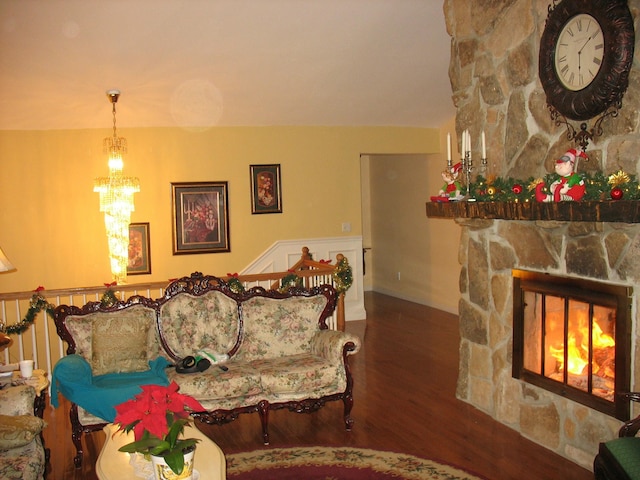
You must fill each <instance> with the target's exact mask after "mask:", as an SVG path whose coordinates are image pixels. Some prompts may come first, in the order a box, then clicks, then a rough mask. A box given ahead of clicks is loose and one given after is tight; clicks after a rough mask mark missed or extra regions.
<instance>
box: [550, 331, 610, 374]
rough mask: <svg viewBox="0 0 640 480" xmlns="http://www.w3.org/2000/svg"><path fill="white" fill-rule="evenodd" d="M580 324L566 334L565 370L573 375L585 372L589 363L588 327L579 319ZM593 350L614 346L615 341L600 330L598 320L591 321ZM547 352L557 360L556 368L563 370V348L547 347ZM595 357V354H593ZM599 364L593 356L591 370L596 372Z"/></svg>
mask: <svg viewBox="0 0 640 480" xmlns="http://www.w3.org/2000/svg"><path fill="white" fill-rule="evenodd" d="M579 323H580V326H579V327H578V328H577V329H576V331H571V332H569V335H568V336H567V372H569V373H571V374H573V375H582V374H584V373H586V369H587V367H588V365H589V343H588V339H589V329H588V328H587V326H585V325H584V323H585V322H584V321H580V322H579ZM592 336H593V350H594V352H595V351H597V350H599V349H605V348H608V347H614V346H615V344H616V342H615V340H614V339H613V338H612V337H611V336H610V335H607V334H606V333H604V332H603V331H602V329H601V328H600V325H598V322H596V321H594V322H593V334H592ZM549 352H550V353H551V355H553V357H554V358H555V359H556V360H557V361H558V370H559V371H562V370H564V348H563V347H562V346H560V347H559V348H554V347H553V346H551V347H549ZM594 357H595V355H594ZM599 370H600V365H598V364H597V362H596V361H595V358H594V360H593V371H594V372H598V371H599Z"/></svg>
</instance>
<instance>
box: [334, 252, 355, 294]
mask: <svg viewBox="0 0 640 480" xmlns="http://www.w3.org/2000/svg"><path fill="white" fill-rule="evenodd" d="M352 284H353V271H352V270H351V266H350V265H349V262H348V261H347V259H346V258H344V257H343V258H342V259H341V260H340V261H339V262H338V264H337V265H336V271H335V272H333V285H334V286H335V288H336V290H337V292H338V293H344V292H346V291H347V290H349V288H351V285H352Z"/></svg>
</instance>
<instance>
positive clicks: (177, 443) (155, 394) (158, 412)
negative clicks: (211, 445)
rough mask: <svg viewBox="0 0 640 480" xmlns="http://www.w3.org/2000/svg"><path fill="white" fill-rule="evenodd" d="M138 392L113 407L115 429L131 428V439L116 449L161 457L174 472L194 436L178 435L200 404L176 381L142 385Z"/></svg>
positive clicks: (202, 409) (198, 410) (180, 471)
mask: <svg viewBox="0 0 640 480" xmlns="http://www.w3.org/2000/svg"><path fill="white" fill-rule="evenodd" d="M141 388H142V392H141V393H139V394H138V395H136V396H135V397H133V398H132V399H131V400H127V401H126V402H123V403H121V404H119V405H117V406H116V407H115V408H116V417H115V420H114V423H116V424H118V425H119V428H118V431H119V432H120V431H124V432H130V431H132V430H133V434H134V438H135V441H133V442H131V443H128V444H126V445H124V446H122V447H121V448H120V449H119V450H120V451H121V452H127V453H134V452H137V453H141V454H143V455H145V456H149V455H155V456H159V457H163V458H164V460H165V462H167V465H169V467H170V468H171V470H172V471H173V472H174V473H175V474H178V475H179V474H180V473H182V469H183V468H184V455H183V451H184V450H189V448H193V447H194V445H195V444H196V443H197V442H198V441H199V440H198V439H196V438H180V436H181V434H182V433H183V431H184V427H185V426H186V425H188V424H189V422H190V420H191V419H190V417H189V414H190V413H191V412H202V411H204V407H203V406H202V405H201V404H200V402H198V401H197V400H196V399H195V398H193V397H190V396H189V395H183V394H181V393H178V388H179V387H178V384H177V383H176V382H171V384H170V385H169V386H160V385H142V386H141Z"/></svg>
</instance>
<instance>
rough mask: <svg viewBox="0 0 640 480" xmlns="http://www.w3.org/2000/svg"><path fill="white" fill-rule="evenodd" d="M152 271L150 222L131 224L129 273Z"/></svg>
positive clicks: (138, 273)
mask: <svg viewBox="0 0 640 480" xmlns="http://www.w3.org/2000/svg"><path fill="white" fill-rule="evenodd" d="M150 273H151V241H150V237H149V222H142V223H130V224H129V261H128V262H127V275H148V274H150Z"/></svg>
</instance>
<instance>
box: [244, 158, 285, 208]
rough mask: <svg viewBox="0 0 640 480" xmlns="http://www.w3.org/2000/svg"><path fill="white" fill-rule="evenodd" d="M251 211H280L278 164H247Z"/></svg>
mask: <svg viewBox="0 0 640 480" xmlns="http://www.w3.org/2000/svg"><path fill="white" fill-rule="evenodd" d="M249 172H250V174H251V213H253V214H255V213H282V190H281V188H280V186H281V182H280V165H249Z"/></svg>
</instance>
